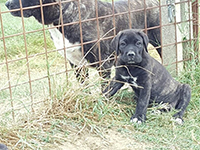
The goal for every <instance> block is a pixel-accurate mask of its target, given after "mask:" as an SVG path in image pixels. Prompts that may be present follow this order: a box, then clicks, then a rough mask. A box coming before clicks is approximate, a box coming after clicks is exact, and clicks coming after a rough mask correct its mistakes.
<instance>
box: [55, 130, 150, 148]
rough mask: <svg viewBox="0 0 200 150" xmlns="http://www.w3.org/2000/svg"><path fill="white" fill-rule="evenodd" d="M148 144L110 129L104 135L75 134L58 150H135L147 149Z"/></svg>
mask: <svg viewBox="0 0 200 150" xmlns="http://www.w3.org/2000/svg"><path fill="white" fill-rule="evenodd" d="M146 148H147V145H146V144H145V143H142V142H138V141H136V140H135V139H134V138H133V137H131V135H127V134H123V133H121V132H117V131H115V130H111V129H108V130H106V131H104V133H103V135H99V136H98V135H95V134H90V133H86V132H84V133H81V134H79V135H77V134H74V135H70V136H69V137H68V141H67V142H65V143H63V144H62V145H60V146H58V147H57V148H56V150H135V149H140V150H142V149H146Z"/></svg>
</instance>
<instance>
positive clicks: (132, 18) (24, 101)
mask: <svg viewBox="0 0 200 150" xmlns="http://www.w3.org/2000/svg"><path fill="white" fill-rule="evenodd" d="M5 2H6V1H3V2H1V3H0V4H1V5H0V22H1V31H0V51H1V52H0V85H1V86H0V103H1V105H2V107H1V108H0V114H1V115H2V116H4V115H6V116H10V118H11V119H14V118H15V117H16V116H17V115H18V112H23V113H24V112H26V111H28V112H30V111H35V109H36V106H38V105H40V104H41V103H42V102H44V100H45V99H48V98H50V99H53V95H54V93H55V90H58V89H57V88H58V86H59V85H64V84H68V83H69V82H70V81H71V82H72V84H73V82H75V80H76V79H75V76H78V74H77V72H78V73H80V71H82V72H84V73H83V74H81V76H79V77H80V78H82V77H85V76H87V69H86V68H87V67H91V68H96V70H97V71H98V74H99V75H100V76H102V77H104V76H107V77H108V76H109V73H108V72H107V71H105V70H109V69H110V67H111V66H112V65H113V63H114V59H115V55H114V53H113V52H108V51H105V49H106V50H107V47H109V44H108V43H109V42H110V41H111V40H112V38H113V37H114V36H115V35H116V34H117V33H118V32H119V31H120V30H122V29H125V28H140V29H143V31H144V32H145V33H147V34H149V36H151V37H152V39H153V38H154V36H156V38H155V39H157V40H158V41H157V42H156V40H154V41H152V42H151V44H152V45H154V47H155V48H156V49H157V50H158V54H159V56H160V57H161V58H162V63H163V64H164V65H172V64H174V66H173V67H172V68H173V71H175V72H176V74H177V73H178V71H179V70H182V69H183V65H184V62H186V61H189V60H190V59H191V57H190V53H191V52H194V51H195V50H196V51H198V45H196V43H197V38H198V1H194V2H191V1H189V0H180V1H157V0H142V1H135V2H134V4H132V3H133V1H131V0H127V1H124V2H121V3H120V2H118V3H117V2H116V1H114V0H110V1H109V2H106V1H101V2H99V1H97V0H91V1H84V0H82V1H80V0H51V1H48V2H47V1H46V0H37V1H35V5H33V4H34V3H31V2H30V3H29V4H31V5H30V6H29V5H26V4H25V3H24V2H25V0H24V1H21V0H19V1H18V0H16V1H15V0H13V1H12V0H9V1H8V2H9V3H8V2H7V3H6V6H7V8H6V6H5ZM154 3H155V4H154ZM12 4H14V5H12ZM16 4H17V5H18V7H16V6H17V5H16ZM132 5H136V6H138V7H132ZM25 6H26V7H25ZM125 6H126V7H125ZM8 8H9V9H8ZM117 10H120V11H117ZM36 12H37V13H38V14H36ZM91 12H92V13H91ZM177 12H178V13H177ZM151 13H152V14H151ZM11 14H12V15H11ZM13 15H14V16H18V17H14V16H13ZM38 16H39V18H37V17H38ZM51 16H52V17H54V18H50V17H51ZM152 16H154V17H153V18H152ZM35 18H36V19H35ZM154 18H155V19H157V21H158V22H157V23H155V24H154V25H151V23H152V19H154ZM119 20H121V21H120V22H119ZM150 20H151V21H150ZM38 21H39V22H38ZM152 31H153V33H152ZM155 33H159V36H157V35H155ZM172 33H173V35H172ZM150 40H151V39H150ZM105 41H107V42H105ZM149 51H151V49H150V50H149ZM72 52H73V53H72ZM106 62H110V63H109V65H108V66H107V63H106ZM180 68H181V69H180ZM74 71H75V72H76V73H75V74H74ZM92 71H95V70H92ZM85 72H86V73H85ZM107 73H108V74H107ZM90 77H91V76H90ZM92 78H93V76H92ZM69 80H70V81H69ZM55 85H56V86H55ZM62 90H67V89H62Z"/></svg>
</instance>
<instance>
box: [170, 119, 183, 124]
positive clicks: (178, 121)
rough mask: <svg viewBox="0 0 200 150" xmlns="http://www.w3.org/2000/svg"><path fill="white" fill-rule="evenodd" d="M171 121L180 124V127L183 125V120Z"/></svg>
mask: <svg viewBox="0 0 200 150" xmlns="http://www.w3.org/2000/svg"><path fill="white" fill-rule="evenodd" d="M171 121H174V122H175V123H177V124H179V125H183V120H182V119H181V118H176V119H174V118H172V119H171Z"/></svg>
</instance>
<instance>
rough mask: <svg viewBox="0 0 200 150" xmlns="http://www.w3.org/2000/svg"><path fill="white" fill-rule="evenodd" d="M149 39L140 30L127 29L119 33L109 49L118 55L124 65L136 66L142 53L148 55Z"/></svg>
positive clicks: (140, 59)
mask: <svg viewBox="0 0 200 150" xmlns="http://www.w3.org/2000/svg"><path fill="white" fill-rule="evenodd" d="M148 43H149V39H148V37H147V35H146V34H144V33H143V32H142V31H140V30H136V29H127V30H123V31H120V32H119V33H118V34H117V36H116V37H115V38H114V39H113V40H112V41H111V48H112V49H113V50H115V51H116V54H117V55H120V57H119V59H120V60H121V61H123V62H124V63H126V64H138V63H140V62H141V61H142V55H143V53H148V50H147V45H148Z"/></svg>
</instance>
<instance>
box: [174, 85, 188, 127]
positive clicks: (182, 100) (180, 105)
mask: <svg viewBox="0 0 200 150" xmlns="http://www.w3.org/2000/svg"><path fill="white" fill-rule="evenodd" d="M180 88H181V90H180V92H179V95H180V96H179V99H178V100H177V103H176V105H175V109H177V110H180V111H179V112H178V113H176V114H174V115H173V117H174V118H175V119H176V120H177V123H179V124H182V123H183V119H182V118H183V114H184V112H185V110H186V107H187V106H188V104H189V102H190V98H191V88H190V86H189V85H187V84H183V85H182V86H181V87H180Z"/></svg>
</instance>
